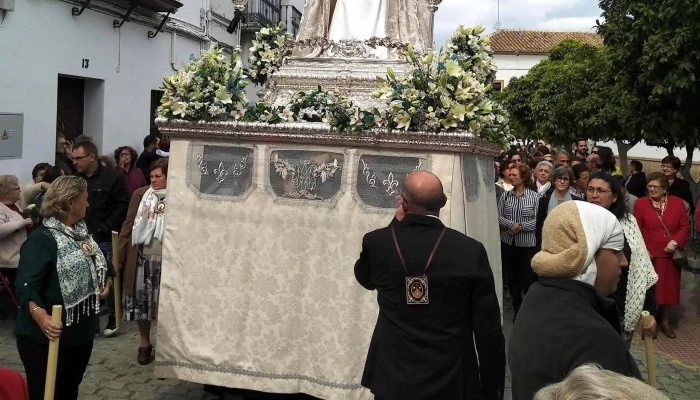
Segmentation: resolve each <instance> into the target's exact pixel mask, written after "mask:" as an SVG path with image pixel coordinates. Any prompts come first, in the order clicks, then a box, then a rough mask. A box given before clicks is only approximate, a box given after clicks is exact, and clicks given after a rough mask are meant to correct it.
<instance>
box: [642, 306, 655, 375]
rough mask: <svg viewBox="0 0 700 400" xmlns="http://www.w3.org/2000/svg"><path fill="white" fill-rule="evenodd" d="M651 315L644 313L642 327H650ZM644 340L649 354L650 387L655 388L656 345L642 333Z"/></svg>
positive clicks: (645, 348) (649, 337)
mask: <svg viewBox="0 0 700 400" xmlns="http://www.w3.org/2000/svg"><path fill="white" fill-rule="evenodd" d="M650 319H651V315H649V311H642V326H648V325H649V320H650ZM642 337H643V338H644V350H645V351H646V353H647V372H648V375H649V385H650V386H651V387H653V388H655V387H656V361H655V360H654V343H653V342H652V337H651V336H649V335H645V334H644V333H642Z"/></svg>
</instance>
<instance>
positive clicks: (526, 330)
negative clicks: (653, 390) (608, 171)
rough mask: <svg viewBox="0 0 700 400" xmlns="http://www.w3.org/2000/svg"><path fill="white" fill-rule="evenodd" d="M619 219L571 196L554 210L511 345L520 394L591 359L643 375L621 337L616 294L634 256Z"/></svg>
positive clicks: (528, 395) (518, 397)
mask: <svg viewBox="0 0 700 400" xmlns="http://www.w3.org/2000/svg"><path fill="white" fill-rule="evenodd" d="M623 246H624V234H623V231H622V226H621V225H620V223H619V222H618V220H617V218H616V217H615V216H614V215H613V214H611V213H610V212H609V211H608V210H606V209H604V208H603V207H599V206H597V205H594V204H590V203H586V202H582V201H568V202H565V203H562V204H560V205H558V206H557V207H555V208H554V209H552V211H551V212H550V213H549V215H548V217H547V220H546V221H545V223H544V227H543V230H542V250H541V251H540V252H539V253H537V254H536V255H535V256H534V258H533V259H532V269H533V270H534V271H535V273H537V275H538V276H539V282H538V283H536V284H534V285H532V286H531V287H530V291H529V292H528V295H527V297H526V298H525V300H524V301H523V304H522V306H521V308H520V313H519V314H518V317H517V319H516V321H515V326H514V327H513V332H512V334H511V338H510V345H509V348H508V364H509V365H510V368H511V373H512V380H513V399H514V400H525V399H527V400H531V399H532V398H533V396H534V395H535V393H537V391H538V390H540V389H541V388H543V387H544V386H546V385H548V384H550V383H552V382H558V381H560V380H561V379H562V377H564V376H566V375H567V374H568V373H569V372H570V371H571V370H573V369H575V368H576V367H578V366H579V365H582V364H585V363H590V362H593V363H596V364H599V365H601V366H602V367H603V368H605V369H607V370H610V371H615V372H619V373H621V374H623V375H627V376H633V377H636V378H639V379H641V375H640V373H639V369H638V368H637V364H636V362H635V361H634V358H632V356H631V355H630V353H629V351H628V350H627V346H626V344H625V342H624V341H623V339H622V336H621V324H620V317H619V315H618V312H617V308H616V306H615V301H614V300H612V299H609V298H608V297H607V296H609V295H610V294H612V293H613V292H615V290H616V289H617V283H618V280H619V279H620V274H621V271H622V268H626V267H627V259H626V258H625V256H624V254H623V252H622V250H623Z"/></svg>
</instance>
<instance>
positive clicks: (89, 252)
mask: <svg viewBox="0 0 700 400" xmlns="http://www.w3.org/2000/svg"><path fill="white" fill-rule="evenodd" d="M78 247H80V250H82V252H83V253H84V254H85V255H86V256H88V257H93V256H95V249H94V248H93V247H92V245H91V244H90V243H89V242H78Z"/></svg>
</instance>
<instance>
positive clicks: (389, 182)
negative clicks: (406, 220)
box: [382, 172, 399, 196]
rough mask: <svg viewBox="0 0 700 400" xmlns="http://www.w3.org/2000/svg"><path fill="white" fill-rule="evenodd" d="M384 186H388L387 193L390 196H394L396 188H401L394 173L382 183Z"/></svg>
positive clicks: (390, 173)
mask: <svg viewBox="0 0 700 400" xmlns="http://www.w3.org/2000/svg"><path fill="white" fill-rule="evenodd" d="M382 184H384V186H386V193H387V195H388V196H391V195H392V194H394V193H396V191H395V190H394V189H395V188H396V187H398V186H399V181H397V180H396V179H394V173H393V172H389V175H388V176H387V177H386V179H384V180H383V181H382Z"/></svg>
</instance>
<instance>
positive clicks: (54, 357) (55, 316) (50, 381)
mask: <svg viewBox="0 0 700 400" xmlns="http://www.w3.org/2000/svg"><path fill="white" fill-rule="evenodd" d="M62 313H63V307H62V306H53V309H52V310H51V323H52V324H54V325H56V326H60V325H61V314H62ZM60 339H61V338H60V337H58V338H56V339H55V340H51V341H49V360H48V362H47V364H46V385H45V386H44V400H53V396H54V390H55V389H56V367H57V365H58V341H59V340H60Z"/></svg>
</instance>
